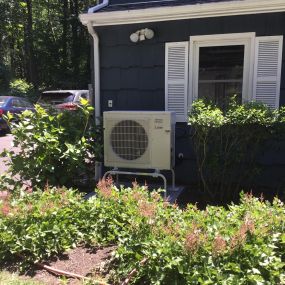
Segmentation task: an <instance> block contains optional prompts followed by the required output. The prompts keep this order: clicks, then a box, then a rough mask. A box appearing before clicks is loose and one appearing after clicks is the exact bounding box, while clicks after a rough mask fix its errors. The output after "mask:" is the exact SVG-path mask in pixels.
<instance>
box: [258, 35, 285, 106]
mask: <svg viewBox="0 0 285 285" xmlns="http://www.w3.org/2000/svg"><path fill="white" fill-rule="evenodd" d="M282 44H283V36H269V37H257V38H256V42H255V66H254V85H253V95H254V99H255V100H256V101H257V102H262V103H264V104H266V105H268V106H269V107H270V108H272V109H276V108H279V98H280V81H281V66H282Z"/></svg>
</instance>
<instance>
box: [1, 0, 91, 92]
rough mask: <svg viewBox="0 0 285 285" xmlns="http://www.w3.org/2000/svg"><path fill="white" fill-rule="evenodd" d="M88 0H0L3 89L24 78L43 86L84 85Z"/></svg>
mask: <svg viewBox="0 0 285 285" xmlns="http://www.w3.org/2000/svg"><path fill="white" fill-rule="evenodd" d="M90 5H91V4H90V3H89V1H88V0H83V1H78V0H63V1H58V0H21V1H18V0H11V1H7V0H0V11H1V13H0V21H1V25H0V83H1V87H0V89H4V90H5V89H7V88H8V86H9V81H10V79H12V80H13V79H17V78H21V79H24V80H26V81H27V82H28V83H29V84H32V85H33V86H34V87H35V89H36V90H37V89H39V88H79V89H82V88H86V87H87V84H88V83H89V78H90V76H89V65H88V61H89V58H88V57H89V41H88V33H87V30H86V28H85V27H83V26H82V25H81V23H80V21H79V18H78V16H79V13H81V12H82V11H84V10H86V8H87V7H88V6H90Z"/></svg>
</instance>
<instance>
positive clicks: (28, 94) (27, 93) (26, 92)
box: [9, 78, 37, 102]
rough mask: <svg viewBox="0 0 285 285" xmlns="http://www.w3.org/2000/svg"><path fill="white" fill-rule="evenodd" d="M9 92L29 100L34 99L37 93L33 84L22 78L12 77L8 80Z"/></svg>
mask: <svg viewBox="0 0 285 285" xmlns="http://www.w3.org/2000/svg"><path fill="white" fill-rule="evenodd" d="M9 87H10V90H9V94H10V95H12V96H18V97H25V98H27V99H29V100H31V101H33V102H34V101H36V99H37V94H36V91H35V90H34V86H33V85H32V84H31V83H28V82H26V81H25V80H24V79H19V78H18V79H14V80H13V81H11V82H10V86H9Z"/></svg>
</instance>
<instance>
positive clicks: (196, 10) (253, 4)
mask: <svg viewBox="0 0 285 285" xmlns="http://www.w3.org/2000/svg"><path fill="white" fill-rule="evenodd" d="M284 11H285V1H284V0H270V1H269V0H235V1H228V2H226V1H225V2H215V3H204V4H194V5H193V4H192V5H183V6H175V7H155V8H146V9H137V10H126V11H113V12H97V13H90V14H81V15H80V16H79V18H80V21H81V22H82V24H84V25H87V24H88V23H92V25H93V26H110V25H124V24H135V23H146V22H161V21H173V20H183V19H195V18H208V17H222V16H235V15H248V14H262V13H275V12H284Z"/></svg>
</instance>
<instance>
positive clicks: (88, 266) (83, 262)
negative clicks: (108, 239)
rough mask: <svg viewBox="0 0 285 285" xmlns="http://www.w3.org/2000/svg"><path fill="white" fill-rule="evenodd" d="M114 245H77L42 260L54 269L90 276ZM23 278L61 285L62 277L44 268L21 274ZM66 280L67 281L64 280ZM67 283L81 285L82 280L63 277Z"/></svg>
mask: <svg viewBox="0 0 285 285" xmlns="http://www.w3.org/2000/svg"><path fill="white" fill-rule="evenodd" d="M115 248H116V247H114V246H112V247H106V248H99V249H90V248H85V247H77V248H75V249H72V250H70V251H68V252H66V253H64V254H62V255H61V256H59V257H57V258H54V259H52V260H50V261H49V262H44V264H45V265H48V266H51V267H53V268H56V269H60V270H63V271H68V272H72V273H76V274H79V275H82V276H85V277H88V276H90V274H91V273H92V271H93V270H94V269H95V268H97V267H98V266H100V264H102V262H106V261H107V260H108V259H109V258H110V256H111V253H112V252H113V251H114V250H115ZM22 277H23V278H24V279H30V278H31V279H32V280H34V281H39V282H41V283H43V284H47V285H62V284H63V283H62V278H60V276H58V275H55V274H52V273H49V272H48V271H46V270H44V269H37V268H34V270H31V271H29V272H27V273H26V274H25V276H22ZM66 280H67V281H66ZM64 284H68V285H82V281H80V280H78V279H75V278H68V277H66V278H65V283H64Z"/></svg>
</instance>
